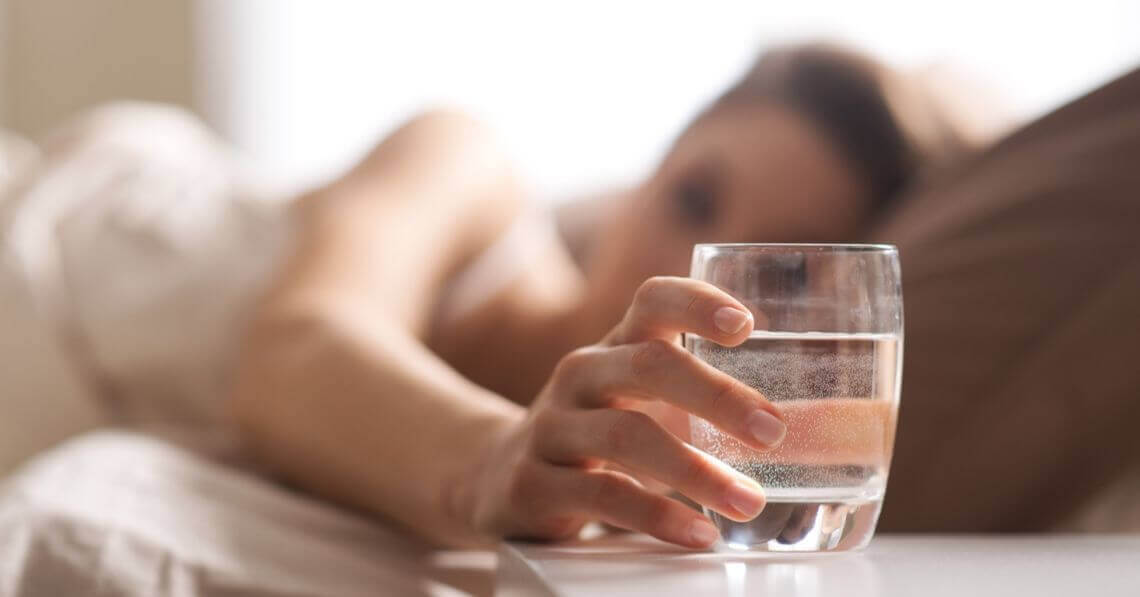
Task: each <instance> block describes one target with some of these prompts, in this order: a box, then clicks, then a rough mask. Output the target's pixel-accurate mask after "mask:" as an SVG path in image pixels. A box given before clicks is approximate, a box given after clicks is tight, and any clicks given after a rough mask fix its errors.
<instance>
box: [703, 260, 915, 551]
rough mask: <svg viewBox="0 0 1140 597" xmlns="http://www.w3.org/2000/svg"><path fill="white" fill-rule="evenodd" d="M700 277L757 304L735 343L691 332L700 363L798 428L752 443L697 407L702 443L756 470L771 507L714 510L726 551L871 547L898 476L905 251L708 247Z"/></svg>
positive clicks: (740, 465)
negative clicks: (751, 323) (735, 516)
mask: <svg viewBox="0 0 1140 597" xmlns="http://www.w3.org/2000/svg"><path fill="white" fill-rule="evenodd" d="M691 277H693V278H696V279H698V280H704V281H706V282H709V283H711V284H713V285H715V286H717V287H719V288H720V289H722V290H724V291H725V292H727V293H728V294H730V295H732V296H733V297H735V298H736V299H737V300H739V301H740V302H741V303H743V304H744V305H745V306H746V307H748V309H749V310H751V311H752V314H753V317H754V318H755V322H756V324H755V329H754V331H753V333H752V335H751V336H749V338H748V340H746V341H745V342H744V343H743V344H741V345H739V346H735V347H732V348H727V347H724V346H720V345H719V344H716V343H714V342H712V341H710V340H706V339H704V338H702V337H700V336H696V335H693V334H686V336H685V347H686V348H687V349H688V350H689V351H690V352H692V353H693V354H694V355H695V356H697V357H698V358H699V359H701V360H702V361H705V362H706V363H708V364H710V365H712V366H713V367H716V368H717V369H719V370H721V371H723V372H725V373H727V374H729V375H731V376H733V377H734V378H736V379H738V380H740V381H741V382H743V383H746V384H748V385H749V386H752V387H753V388H756V389H757V390H759V391H760V392H761V393H763V394H764V396H765V397H766V398H767V399H768V400H770V401H772V403H773V404H775V405H776V407H777V408H778V409H779V410H780V412H781V413H782V414H783V416H784V420H785V422H786V423H787V426H788V432H787V435H786V436H785V437H784V440H783V442H782V443H781V444H780V445H779V446H777V447H776V448H774V449H772V450H767V451H757V450H753V449H751V448H749V447H747V446H745V445H744V444H742V443H741V442H739V441H737V440H735V439H733V438H732V437H730V436H728V435H726V434H724V433H722V432H721V431H720V430H719V429H717V428H716V427H713V426H712V425H711V424H710V423H708V422H707V421H705V420H704V419H701V418H699V417H696V416H693V417H691V419H690V422H691V431H692V442H693V445H695V446H696V447H697V448H699V449H701V450H704V451H705V452H708V453H709V454H711V455H713V456H715V457H716V458H719V459H720V460H721V461H723V462H725V463H726V464H728V465H729V466H731V467H733V468H735V469H736V470H738V471H741V472H742V473H744V474H746V475H748V476H750V477H751V478H753V479H755V480H756V481H757V482H759V483H760V485H761V486H763V487H764V493H765V494H766V495H767V497H768V503H767V506H765V508H764V510H763V512H761V513H760V515H759V516H757V517H756V518H755V519H753V520H751V521H749V522H734V521H732V520H730V519H728V518H725V517H723V516H720V515H719V514H717V513H716V512H713V511H711V510H708V509H706V511H705V512H706V514H708V516H709V517H710V518H711V519H712V520H713V522H714V523H715V524H716V525H717V528H718V529H719V530H720V533H721V547H722V548H728V549H732V550H753V551H781V552H783V551H808V552H812V551H841V550H848V549H858V548H861V547H863V546H865V545H866V544H867V543H868V542H869V541H870V540H871V535H872V534H873V533H874V530H875V523H876V521H877V520H878V517H879V510H880V508H881V506H882V502H883V494H884V492H885V490H886V486H887V471H888V470H889V468H890V462H891V451H892V448H893V445H894V436H895V423H896V420H897V416H896V415H897V412H898V403H899V387H900V384H901V375H902V345H903V305H902V288H901V282H900V279H899V262H898V250H897V249H896V248H895V247H893V246H890V245H854V244H843V245H840V244H830V245H824V244H724V245H714V244H701V245H697V246H696V247H695V248H694V249H693V264H692V272H691Z"/></svg>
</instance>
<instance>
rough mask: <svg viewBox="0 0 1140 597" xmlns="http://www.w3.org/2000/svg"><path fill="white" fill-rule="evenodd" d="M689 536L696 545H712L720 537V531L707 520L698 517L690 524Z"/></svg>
mask: <svg viewBox="0 0 1140 597" xmlns="http://www.w3.org/2000/svg"><path fill="white" fill-rule="evenodd" d="M689 538H690V539H692V540H693V543H694V544H696V545H712V544H713V543H715V542H716V540H717V539H718V538H720V533H718V532H716V527H714V526H713V525H712V524H710V523H709V522H708V521H707V520H701V519H697V520H694V521H693V523H692V524H691V525H689Z"/></svg>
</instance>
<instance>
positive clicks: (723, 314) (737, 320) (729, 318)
mask: <svg viewBox="0 0 1140 597" xmlns="http://www.w3.org/2000/svg"><path fill="white" fill-rule="evenodd" d="M749 319H752V314H750V313H748V312H747V311H741V310H740V309H737V308H735V307H721V308H719V309H717V310H716V313H714V314H713V322H714V323H716V327H717V328H718V329H720V331H722V332H724V333H726V334H735V333H736V332H739V331H740V329H741V328H743V327H744V324H746V323H748V320H749Z"/></svg>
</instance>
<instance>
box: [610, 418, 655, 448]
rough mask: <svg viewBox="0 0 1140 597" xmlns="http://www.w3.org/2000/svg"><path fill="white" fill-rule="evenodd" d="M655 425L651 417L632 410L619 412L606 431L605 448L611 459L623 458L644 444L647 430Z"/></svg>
mask: <svg viewBox="0 0 1140 597" xmlns="http://www.w3.org/2000/svg"><path fill="white" fill-rule="evenodd" d="M652 424H653V421H652V419H650V418H649V415H646V414H644V413H639V412H636V411H631V410H622V411H618V412H617V415H616V416H615V417H614V419H613V422H612V423H611V424H610V426H609V428H608V429H606V434H605V438H604V439H603V441H604V442H605V446H606V449H607V451H608V452H609V454H610V457H611V458H622V457H623V456H626V455H628V454H629V453H630V452H631V451H632V450H634V449H636V447H637V446H639V445H642V444H643V443H644V438H645V436H646V430H647V428H648V427H649V426H650V425H652Z"/></svg>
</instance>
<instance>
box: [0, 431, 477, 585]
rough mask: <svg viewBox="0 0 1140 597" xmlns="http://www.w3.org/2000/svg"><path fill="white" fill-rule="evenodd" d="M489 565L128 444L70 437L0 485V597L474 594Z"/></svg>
mask: <svg viewBox="0 0 1140 597" xmlns="http://www.w3.org/2000/svg"><path fill="white" fill-rule="evenodd" d="M494 563H495V561H494V556H493V554H491V553H486V552H466V553H462V552H452V553H448V552H434V551H432V550H430V549H428V548H427V547H425V546H423V545H420V544H418V543H416V542H414V541H412V540H410V539H407V538H405V537H404V536H402V535H401V534H399V533H397V532H395V531H392V530H389V529H387V528H385V527H383V526H381V525H379V524H376V523H372V522H370V521H368V520H365V519H363V518H360V517H357V516H354V515H352V514H350V513H346V512H344V511H341V510H338V509H335V508H333V507H331V506H328V505H325V504H323V503H321V502H317V501H314V500H312V499H309V498H306V497H303V496H300V495H297V494H294V493H292V492H290V491H287V490H285V489H283V488H281V487H279V486H277V485H275V484H273V483H271V482H269V481H266V480H263V479H261V478H258V477H255V476H252V475H248V474H245V473H242V472H240V471H236V470H233V469H231V468H228V467H225V466H222V465H219V464H217V463H214V462H211V461H209V460H207V459H205V458H202V457H200V456H198V455H196V454H193V453H191V452H189V451H187V450H185V449H182V448H178V447H175V446H173V445H170V444H167V443H165V442H163V441H161V440H158V439H155V438H152V437H148V436H144V435H139V434H133V433H126V432H110V431H108V432H95V433H90V434H87V435H84V436H81V437H79V438H77V439H73V440H71V441H69V442H67V443H65V444H63V445H61V446H59V447H57V448H55V449H53V450H51V451H49V452H48V453H46V454H44V455H42V456H40V457H38V458H36V459H34V460H33V461H32V462H31V463H30V464H29V465H28V466H26V467H25V468H23V469H22V470H21V471H20V472H19V473H17V474H16V475H14V476H12V477H10V478H9V479H8V480H6V481H5V482H3V483H2V484H0V595H4V596H6V597H24V596H29V597H33V596H34V597H48V596H60V597H63V596H68V595H76V596H78V595H101V596H120V595H122V596H134V595H153V596H168V597H188V596H191V595H210V596H214V595H247V596H255V597H269V596H298V595H330V596H346V597H347V596H357V595H361V596H363V595H457V594H471V593H474V594H486V593H489V592H490V583H491V573H492V571H493V568H494Z"/></svg>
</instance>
